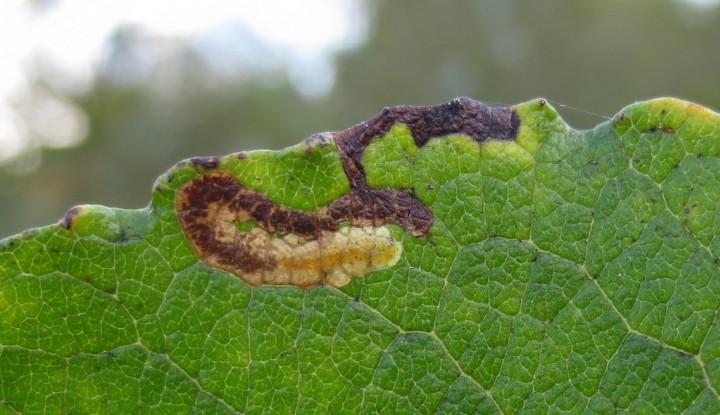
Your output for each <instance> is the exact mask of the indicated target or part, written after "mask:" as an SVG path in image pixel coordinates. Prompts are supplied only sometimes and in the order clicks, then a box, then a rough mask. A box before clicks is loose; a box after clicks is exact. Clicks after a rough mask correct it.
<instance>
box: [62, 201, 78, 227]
mask: <svg viewBox="0 0 720 415" xmlns="http://www.w3.org/2000/svg"><path fill="white" fill-rule="evenodd" d="M78 214H80V207H79V206H75V207H73V208H70V209H68V211H67V212H65V215H64V216H63V217H62V219H60V223H59V225H60V226H61V227H62V228H65V229H68V230H69V229H70V228H72V225H73V221H74V220H75V217H76V216H77V215H78Z"/></svg>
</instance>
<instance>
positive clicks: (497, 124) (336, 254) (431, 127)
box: [175, 98, 520, 288]
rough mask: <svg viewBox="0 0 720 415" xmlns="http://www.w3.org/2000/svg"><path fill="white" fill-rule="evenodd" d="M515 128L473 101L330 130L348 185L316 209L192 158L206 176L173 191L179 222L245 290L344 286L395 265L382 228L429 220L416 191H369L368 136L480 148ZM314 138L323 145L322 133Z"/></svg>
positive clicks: (393, 244) (411, 228)
mask: <svg viewBox="0 0 720 415" xmlns="http://www.w3.org/2000/svg"><path fill="white" fill-rule="evenodd" d="M519 124H520V122H519V117H518V115H517V114H516V112H515V111H514V110H513V109H511V108H494V107H489V106H486V105H484V104H482V103H479V102H477V101H474V100H471V99H469V98H458V99H456V100H453V101H451V102H449V103H447V104H442V105H437V106H425V107H417V106H403V107H394V108H386V109H385V110H384V111H383V112H382V113H381V114H380V115H378V116H376V117H375V118H373V119H371V120H369V121H367V122H364V123H361V124H358V125H356V126H354V127H352V128H350V129H348V130H345V131H342V132H338V133H332V134H331V137H332V138H331V139H332V140H333V141H334V143H335V144H336V146H337V147H336V148H337V151H338V152H339V156H340V159H341V160H342V166H343V169H344V172H345V175H346V176H347V179H348V182H349V184H350V189H349V191H348V192H347V193H345V194H344V195H342V196H340V197H338V198H336V199H335V200H333V201H331V202H330V203H329V204H327V205H325V206H322V207H319V208H318V209H316V210H314V211H304V210H300V209H293V208H289V207H287V206H283V205H281V204H278V203H276V202H274V201H272V200H271V199H270V198H268V197H267V196H266V195H264V194H263V193H262V192H261V191H258V190H255V189H252V188H250V187H248V186H246V185H244V184H243V183H241V182H240V180H239V179H238V178H237V177H236V176H234V175H233V174H231V173H229V172H226V171H220V170H218V166H219V162H218V160H217V159H213V158H207V159H206V158H203V159H193V160H191V162H193V163H194V164H196V165H197V166H199V167H202V168H203V169H207V170H210V171H209V172H207V173H205V174H203V175H201V176H199V177H197V178H195V179H193V180H191V181H188V182H187V183H185V184H184V185H183V186H181V187H180V188H179V189H178V191H177V193H176V198H175V206H176V209H177V214H178V218H179V220H180V224H181V225H182V229H183V231H184V232H185V235H186V236H187V238H188V240H189V241H190V243H191V245H192V246H193V249H194V250H195V253H196V254H197V255H198V257H200V258H201V259H202V260H204V261H205V262H206V263H208V264H209V265H211V266H213V267H217V268H220V269H223V270H225V271H228V272H231V273H233V274H235V275H237V276H238V277H240V278H242V279H243V280H244V281H246V282H247V283H249V284H251V285H260V284H282V285H286V284H289V285H295V286H298V287H303V288H308V287H313V286H316V285H320V284H328V285H332V286H335V287H342V286H344V285H346V284H348V283H349V282H350V280H351V278H352V277H355V276H363V275H365V274H366V273H368V272H370V271H374V270H380V269H385V268H388V267H392V266H393V265H395V264H396V263H397V262H398V261H399V259H400V257H401V254H402V245H401V243H400V242H399V241H398V240H396V239H395V238H393V236H392V235H391V233H390V231H389V229H388V228H387V227H386V225H387V224H391V223H392V224H396V225H399V226H401V227H402V228H404V229H405V230H406V231H407V232H409V233H410V234H411V235H413V236H415V237H423V236H425V235H427V234H428V231H429V229H430V227H431V225H432V222H433V214H432V211H431V210H430V209H429V208H428V207H427V206H426V205H425V204H423V203H422V202H421V201H419V200H418V199H417V197H416V196H415V194H414V192H413V189H397V188H391V187H381V188H375V187H371V186H370V185H368V180H367V178H366V176H365V172H364V169H363V166H362V159H363V153H364V150H365V149H366V148H367V147H368V145H369V144H370V143H371V142H372V140H373V139H375V138H377V137H380V136H382V135H383V134H385V133H387V132H388V131H389V130H390V129H391V128H392V127H393V126H397V125H403V126H406V127H407V128H409V130H410V131H411V134H412V137H413V140H414V144H415V146H416V147H423V146H424V145H426V144H427V143H428V142H429V141H430V139H432V138H442V137H445V136H449V135H458V134H460V135H464V136H467V137H469V138H470V139H472V140H473V141H475V142H476V145H479V143H482V142H484V141H487V140H491V139H492V140H512V139H514V138H515V136H516V134H517V132H518V128H519ZM312 138H314V139H315V141H319V142H323V143H324V142H325V140H327V139H326V138H324V136H322V135H317V136H315V137H312Z"/></svg>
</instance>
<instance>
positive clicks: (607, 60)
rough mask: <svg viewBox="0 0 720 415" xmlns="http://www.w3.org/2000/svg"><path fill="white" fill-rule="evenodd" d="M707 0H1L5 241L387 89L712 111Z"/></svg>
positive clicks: (326, 117)
mask: <svg viewBox="0 0 720 415" xmlns="http://www.w3.org/2000/svg"><path fill="white" fill-rule="evenodd" d="M718 1H720V0H635V1H626V0H599V1H577V0H546V1H542V2H534V1H520V0H518V1H510V0H497V1H473V0H454V1H443V2H439V1H436V0H415V1H412V2H411V1H390V0H303V1H297V0H243V1H222V0H204V1H202V2H193V1H179V0H153V1H152V2H148V1H140V0H124V1H112V0H93V1H85V0H34V1H30V0H2V3H1V4H0V56H2V58H1V60H0V237H3V236H7V235H10V234H13V233H17V232H20V231H22V230H23V229H26V228H28V227H34V226H40V225H47V224H50V223H54V222H56V221H57V220H58V219H59V218H60V217H61V216H62V215H63V214H64V212H65V210H66V209H67V208H69V207H71V206H73V205H76V204H79V203H98V204H104V205H108V206H116V207H124V208H138V207H143V206H145V205H146V204H147V203H148V201H149V198H150V191H151V188H152V183H153V181H154V180H155V178H156V177H157V176H159V175H160V174H162V173H163V172H164V171H165V170H167V169H168V168H170V167H171V166H172V165H173V164H174V163H175V162H177V161H179V160H181V159H184V158H188V157H191V156H206V155H223V154H227V153H230V152H234V151H239V150H247V149H255V148H270V149H277V148H282V147H285V146H288V145H291V144H294V143H297V142H299V141H300V140H302V139H303V138H305V137H307V136H309V135H310V134H312V133H315V132H320V131H335V130H342V129H345V128H348V127H350V126H352V125H354V124H356V123H358V122H360V121H362V120H364V119H366V118H369V117H371V116H373V115H375V114H377V113H378V112H379V111H381V109H382V108H383V107H384V106H389V105H398V104H433V103H440V102H444V101H447V100H449V99H451V98H453V97H455V96H461V95H463V96H470V97H473V98H476V99H479V100H482V101H485V102H488V103H494V104H514V103H518V102H522V101H526V100H529V99H532V98H536V97H546V98H548V99H549V100H551V102H552V103H553V104H554V105H555V107H556V108H557V109H558V110H559V111H560V113H561V114H562V115H563V117H564V118H565V119H566V121H567V122H568V123H569V124H570V125H572V126H573V127H575V128H580V129H582V128H590V127H592V126H594V125H596V124H598V123H600V122H603V121H604V120H605V118H604V117H610V116H612V115H613V114H615V113H616V112H618V111H619V110H620V109H621V108H622V107H623V106H625V105H627V104H630V103H632V102H634V101H638V100H644V99H647V98H652V97H656V96H676V97H681V98H685V99H689V100H693V101H696V102H699V103H701V104H703V105H706V106H709V107H711V108H715V109H718V108H720V7H719V6H718Z"/></svg>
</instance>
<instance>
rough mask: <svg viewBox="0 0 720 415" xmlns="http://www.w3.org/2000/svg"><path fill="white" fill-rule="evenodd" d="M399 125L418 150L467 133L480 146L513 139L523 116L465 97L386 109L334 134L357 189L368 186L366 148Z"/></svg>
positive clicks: (351, 180)
mask: <svg viewBox="0 0 720 415" xmlns="http://www.w3.org/2000/svg"><path fill="white" fill-rule="evenodd" d="M396 123H403V124H405V125H407V126H408V128H410V131H411V132H412V135H413V138H414V140H415V144H416V145H417V146H418V147H423V146H424V145H425V144H427V142H428V141H430V139H431V138H434V137H443V136H447V135H450V134H465V135H467V136H469V137H471V138H472V139H473V140H475V141H476V142H478V143H482V142H485V141H488V140H514V139H515V138H516V137H517V134H518V131H519V129H520V117H519V116H518V114H517V112H516V111H515V110H514V109H513V108H509V107H491V106H489V105H485V104H483V103H482V102H479V101H476V100H473V99H471V98H465V97H461V98H455V99H454V100H452V101H450V102H447V103H444V104H440V105H432V106H399V107H389V108H385V109H383V112H382V113H380V114H379V115H377V116H375V117H373V118H371V119H370V120H368V121H365V122H363V123H360V124H358V125H356V126H354V127H351V128H349V129H347V130H345V131H342V132H337V133H333V136H334V138H335V142H336V143H337V145H338V148H339V149H340V152H341V155H342V157H343V166H344V167H345V173H346V174H347V176H348V178H349V179H350V185H351V186H352V187H353V188H354V189H362V188H366V187H367V183H366V180H365V172H364V169H363V168H362V165H361V160H362V155H363V152H364V151H365V148H366V147H367V146H368V145H369V144H370V142H371V141H372V140H373V139H374V138H376V137H380V136H382V135H383V134H385V133H386V132H387V131H388V130H389V129H390V128H391V127H392V126H393V125H394V124H396Z"/></svg>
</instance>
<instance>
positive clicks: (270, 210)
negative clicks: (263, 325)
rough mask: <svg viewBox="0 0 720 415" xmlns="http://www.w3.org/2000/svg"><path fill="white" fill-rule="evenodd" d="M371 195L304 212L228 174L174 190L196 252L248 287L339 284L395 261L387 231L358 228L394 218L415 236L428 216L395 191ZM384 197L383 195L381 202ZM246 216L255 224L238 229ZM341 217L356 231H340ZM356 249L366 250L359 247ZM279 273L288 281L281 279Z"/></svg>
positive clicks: (428, 220)
mask: <svg viewBox="0 0 720 415" xmlns="http://www.w3.org/2000/svg"><path fill="white" fill-rule="evenodd" d="M371 197H372V198H371V199H368V200H363V199H362V198H360V197H359V196H358V195H357V194H356V193H353V192H350V193H348V194H346V195H344V196H342V197H340V198H338V199H337V200H335V201H334V202H333V203H331V204H330V205H328V206H324V207H321V208H319V209H317V210H316V211H314V212H306V211H303V210H299V209H292V208H288V207H285V206H281V205H279V204H276V203H275V202H273V201H272V200H270V199H269V198H268V197H267V196H265V195H264V194H262V193H260V192H258V191H257V190H253V189H250V188H247V187H245V186H243V185H241V184H240V182H239V181H238V179H237V178H236V177H235V176H233V175H231V174H229V173H226V172H213V173H209V174H206V175H203V176H200V177H198V178H196V179H194V180H192V181H190V182H188V183H186V184H184V185H183V186H182V187H181V188H180V189H178V191H177V195H176V199H175V206H176V209H177V214H178V219H179V220H180V224H181V226H182V228H183V231H184V232H185V235H186V236H187V237H188V239H189V241H190V243H191V244H192V246H193V248H194V249H195V251H196V253H197V254H198V256H199V257H200V258H202V259H203V260H205V261H206V262H208V263H209V264H211V265H213V266H216V267H218V268H221V269H224V270H226V271H229V272H232V273H234V274H236V275H238V276H240V277H242V278H243V279H244V280H245V281H247V282H248V283H250V284H253V285H258V284H262V283H273V284H277V283H287V284H292V285H298V286H301V287H310V286H314V285H318V284H319V283H330V284H333V285H334V284H336V283H337V284H341V283H342V284H343V285H344V284H346V283H347V282H348V281H349V275H358V274H362V273H364V272H366V271H367V270H372V269H376V268H374V267H377V266H378V264H383V263H388V261H391V260H397V259H396V254H398V255H399V250H400V248H399V247H398V246H396V245H395V242H394V241H393V240H392V238H391V237H390V236H389V234H387V235H385V234H382V233H378V232H374V231H371V230H362V229H363V228H362V227H378V226H381V225H384V224H386V223H389V222H394V223H398V224H400V225H401V226H408V227H410V229H409V230H410V231H411V232H412V233H413V234H423V233H427V229H428V228H429V226H430V223H431V218H432V214H431V213H430V211H429V209H427V208H426V207H424V206H422V205H421V204H420V203H419V202H418V201H416V200H415V201H414V202H413V201H412V200H409V199H408V197H409V196H407V195H402V194H400V193H398V192H395V191H386V192H380V193H378V194H371ZM382 197H387V200H384V201H379V200H380V199H379V198H382ZM394 203H395V204H396V205H395V207H394V208H393V204H394ZM412 209H417V210H419V211H421V212H422V214H421V216H420V217H419V218H418V219H412V218H410V215H411V214H412ZM248 220H252V221H254V222H255V223H256V225H257V227H256V228H253V229H251V230H250V231H248V232H240V231H239V230H238V228H237V223H238V222H245V221H248ZM340 222H348V223H350V224H351V225H352V226H353V227H357V228H353V229H360V230H351V231H349V232H346V233H342V232H341V231H340V229H339V224H340ZM275 233H279V234H280V237H275V236H274V235H273V234H275ZM343 244H344V245H343ZM358 246H364V247H365V248H364V249H362V250H359V248H357V247H358ZM343 247H344V248H343ZM343 249H344V250H343ZM303 255H304V256H303ZM296 257H297V258H296ZM293 258H296V259H293ZM333 258H336V259H333ZM338 258H339V259H338ZM278 269H281V271H278ZM323 274H326V276H323ZM285 275H287V276H288V277H287V280H285V279H282V280H280V279H279V278H285V277H284V276H285ZM293 276H294V277H293Z"/></svg>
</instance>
